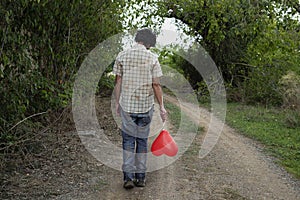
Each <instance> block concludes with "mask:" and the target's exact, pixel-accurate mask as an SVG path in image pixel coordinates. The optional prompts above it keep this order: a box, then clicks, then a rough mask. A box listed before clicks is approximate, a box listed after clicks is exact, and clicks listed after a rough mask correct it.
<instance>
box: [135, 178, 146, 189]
mask: <svg viewBox="0 0 300 200" xmlns="http://www.w3.org/2000/svg"><path fill="white" fill-rule="evenodd" d="M134 185H135V186H136V187H145V186H146V181H145V180H138V179H137V180H135V181H134Z"/></svg>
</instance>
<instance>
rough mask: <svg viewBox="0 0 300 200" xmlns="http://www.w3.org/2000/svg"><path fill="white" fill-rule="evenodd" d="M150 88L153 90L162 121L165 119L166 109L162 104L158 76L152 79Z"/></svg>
mask: <svg viewBox="0 0 300 200" xmlns="http://www.w3.org/2000/svg"><path fill="white" fill-rule="evenodd" d="M152 88H153V91H154V95H155V97H156V99H157V102H158V104H159V110H160V117H161V119H162V121H163V122H165V121H166V119H167V111H166V109H165V106H164V100H163V93H162V89H161V86H160V82H159V78H153V79H152Z"/></svg>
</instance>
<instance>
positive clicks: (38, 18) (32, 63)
mask: <svg viewBox="0 0 300 200" xmlns="http://www.w3.org/2000/svg"><path fill="white" fill-rule="evenodd" d="M123 5H124V1H113V0H108V1H102V0H96V1H89V0H72V1H60V0H54V1H52V0H43V1H40V0H20V1H9V0H4V1H1V3H0V20H1V21H0V35H1V41H0V82H1V84H0V93H1V97H0V104H1V107H2V109H1V111H0V125H1V126H0V127H1V129H0V132H2V134H1V138H0V140H1V141H3V140H6V139H7V138H11V137H8V136H10V135H11V133H7V132H6V131H7V130H8V128H9V127H12V125H14V124H15V123H16V122H18V121H20V120H21V119H22V118H25V117H26V116H30V115H32V114H34V113H39V112H42V111H47V110H49V109H51V110H55V109H59V108H61V107H63V106H65V105H67V104H68V103H69V100H70V97H71V94H72V93H71V89H72V84H73V80H74V76H75V74H76V72H77V70H78V68H79V66H80V63H81V61H82V59H83V58H84V56H85V55H87V54H88V53H89V51H90V50H91V49H92V48H94V47H95V46H96V45H97V44H98V43H99V42H101V41H103V40H105V39H106V38H107V37H109V36H111V35H112V34H115V33H118V32H119V31H120V29H122V23H121V21H122V19H121V17H120V16H119V15H118V14H119V13H120V12H121V8H122V7H123Z"/></svg>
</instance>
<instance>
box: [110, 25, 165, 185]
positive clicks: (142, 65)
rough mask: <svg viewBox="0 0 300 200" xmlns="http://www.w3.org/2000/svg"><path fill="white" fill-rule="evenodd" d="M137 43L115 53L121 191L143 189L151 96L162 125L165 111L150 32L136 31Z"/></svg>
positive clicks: (153, 40)
mask: <svg viewBox="0 0 300 200" xmlns="http://www.w3.org/2000/svg"><path fill="white" fill-rule="evenodd" d="M135 41H136V44H135V45H134V46H133V47H132V48H130V49H128V50H125V51H122V52H120V53H119V54H118V56H117V58H116V61H115V64H114V67H113V73H114V74H115V75H116V82H115V84H116V85H115V97H116V111H117V114H118V115H120V116H121V119H122V139H123V141H122V146H123V165H122V170H123V175H124V188H126V189H131V188H133V187H134V185H135V186H137V187H144V186H145V183H146V182H145V180H146V179H145V178H146V177H145V174H146V162H147V152H148V148H147V143H148V136H149V132H150V122H151V120H152V116H153V111H154V96H155V97H156V99H157V102H158V104H159V110H160V116H161V119H162V121H163V122H164V121H165V120H166V117H167V112H166V110H165V108H164V103H163V94H162V89H161V86H160V82H159V78H160V77H161V76H162V71H161V67H160V64H159V61H158V56H157V55H155V54H153V53H152V52H151V51H149V49H150V47H154V46H155V44H156V35H155V34H154V33H153V32H152V31H151V30H150V29H142V30H139V31H137V34H136V36H135Z"/></svg>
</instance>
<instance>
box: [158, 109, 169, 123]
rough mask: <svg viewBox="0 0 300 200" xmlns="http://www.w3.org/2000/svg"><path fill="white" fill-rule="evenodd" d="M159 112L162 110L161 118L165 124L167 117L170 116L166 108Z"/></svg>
mask: <svg viewBox="0 0 300 200" xmlns="http://www.w3.org/2000/svg"><path fill="white" fill-rule="evenodd" d="M159 110H160V117H161V119H162V121H163V122H165V121H166V119H167V116H168V115H167V111H166V109H165V108H164V107H162V108H160V109H159Z"/></svg>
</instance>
